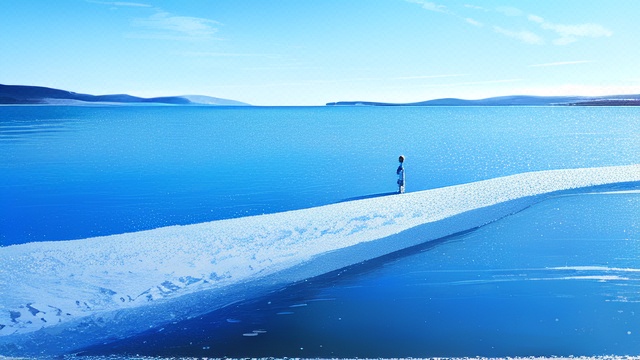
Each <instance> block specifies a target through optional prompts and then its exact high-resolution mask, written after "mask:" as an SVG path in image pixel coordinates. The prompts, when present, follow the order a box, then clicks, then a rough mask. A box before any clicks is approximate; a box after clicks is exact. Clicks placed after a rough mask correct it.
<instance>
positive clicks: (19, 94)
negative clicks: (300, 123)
mask: <svg viewBox="0 0 640 360" xmlns="http://www.w3.org/2000/svg"><path fill="white" fill-rule="evenodd" d="M0 104H5V105H7V104H52V105H88V104H150V105H151V104H171V105H218V106H250V105H249V104H246V103H242V102H239V101H234V100H227V99H218V98H214V97H209V96H201V95H186V96H165V97H155V98H141V97H136V96H131V95H126V94H116V95H88V94H78V93H75V92H71V91H66V90H59V89H52V88H47V87H41V86H25V85H2V84H0Z"/></svg>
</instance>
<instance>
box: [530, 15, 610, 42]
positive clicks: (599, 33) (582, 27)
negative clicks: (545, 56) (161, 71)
mask: <svg viewBox="0 0 640 360" xmlns="http://www.w3.org/2000/svg"><path fill="white" fill-rule="evenodd" d="M527 18H528V19H529V21H531V22H534V23H536V24H539V25H540V27H541V28H542V29H544V30H549V31H553V32H555V33H556V34H557V35H559V36H560V37H559V38H557V39H555V40H554V41H553V43H554V44H556V45H567V44H571V43H573V42H576V41H578V39H579V38H583V37H588V38H599V37H610V36H612V35H613V31H611V30H609V29H607V28H605V27H604V26H602V25H599V24H593V23H587V24H578V25H563V24H555V23H552V22H549V21H546V20H545V19H543V18H542V17H540V16H536V15H529V16H528V17H527Z"/></svg>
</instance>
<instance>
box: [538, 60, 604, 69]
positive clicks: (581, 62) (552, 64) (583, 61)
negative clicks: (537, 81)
mask: <svg viewBox="0 0 640 360" xmlns="http://www.w3.org/2000/svg"><path fill="white" fill-rule="evenodd" d="M592 62H593V61H591V60H578V61H559V62H553V63H546V64H534V65H529V67H551V66H565V65H576V64H588V63H592Z"/></svg>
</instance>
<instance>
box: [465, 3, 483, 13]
mask: <svg viewBox="0 0 640 360" xmlns="http://www.w3.org/2000/svg"><path fill="white" fill-rule="evenodd" d="M464 7H466V8H467V9H473V10H479V11H485V12H486V11H489V10H487V9H485V8H483V7H482V6H476V5H470V4H466V5H465V6H464Z"/></svg>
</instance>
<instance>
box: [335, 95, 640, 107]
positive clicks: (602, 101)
mask: <svg viewBox="0 0 640 360" xmlns="http://www.w3.org/2000/svg"><path fill="white" fill-rule="evenodd" d="M553 105H562V106H568V105H571V106H640V95H638V94H636V95H611V96H529V95H512V96H499V97H491V98H486V99H480V100H465V99H456V98H445V99H435V100H428V101H421V102H415V103H385V102H372V101H338V102H331V103H327V106H553Z"/></svg>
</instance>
